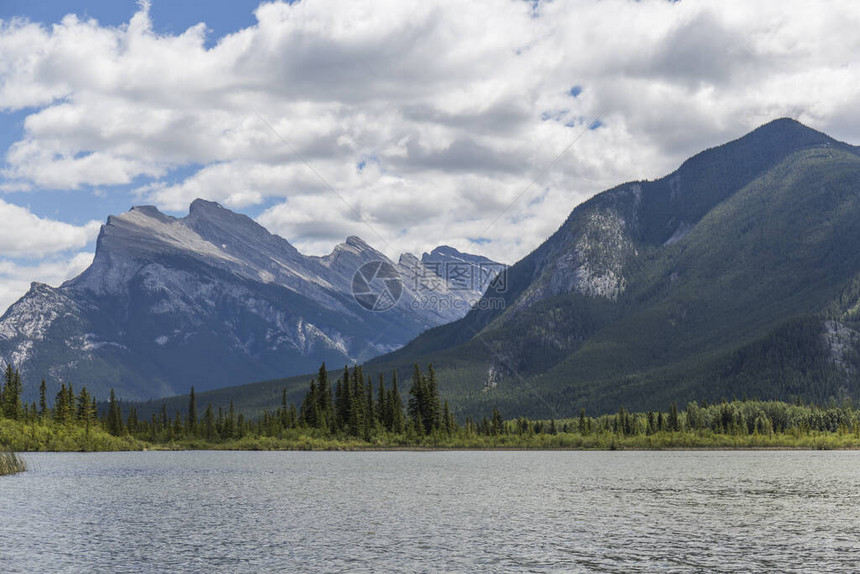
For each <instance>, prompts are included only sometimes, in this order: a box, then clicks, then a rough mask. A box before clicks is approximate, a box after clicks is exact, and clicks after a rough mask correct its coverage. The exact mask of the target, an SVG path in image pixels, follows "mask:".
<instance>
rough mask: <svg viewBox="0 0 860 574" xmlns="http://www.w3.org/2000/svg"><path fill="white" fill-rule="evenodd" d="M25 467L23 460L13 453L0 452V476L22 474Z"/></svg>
mask: <svg viewBox="0 0 860 574" xmlns="http://www.w3.org/2000/svg"><path fill="white" fill-rule="evenodd" d="M25 470H27V465H26V464H24V460H23V459H22V458H21V457H20V456H18V455H17V454H15V453H14V452H0V476H2V475H4V474H14V473H16V472H24V471H25Z"/></svg>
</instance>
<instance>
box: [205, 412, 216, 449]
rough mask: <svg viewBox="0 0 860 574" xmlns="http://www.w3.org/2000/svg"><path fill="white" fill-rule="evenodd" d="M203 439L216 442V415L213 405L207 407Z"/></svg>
mask: <svg viewBox="0 0 860 574" xmlns="http://www.w3.org/2000/svg"><path fill="white" fill-rule="evenodd" d="M203 437H204V438H205V439H206V440H208V441H210V442H211V441H213V440H215V413H214V412H213V410H212V403H209V404H208V405H206V412H204V413H203Z"/></svg>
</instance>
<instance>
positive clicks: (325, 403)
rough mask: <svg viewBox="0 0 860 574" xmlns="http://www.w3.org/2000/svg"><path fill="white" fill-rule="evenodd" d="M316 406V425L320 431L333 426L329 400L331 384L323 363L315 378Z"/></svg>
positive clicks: (331, 406) (331, 408)
mask: <svg viewBox="0 0 860 574" xmlns="http://www.w3.org/2000/svg"><path fill="white" fill-rule="evenodd" d="M317 406H318V408H319V413H320V416H319V419H320V420H318V421H317V425H318V426H319V427H320V428H322V429H329V428H331V427H332V426H334V424H333V423H334V407H333V405H332V400H331V383H330V382H329V380H328V372H327V371H326V368H325V363H323V364H322V365H321V366H320V370H319V374H318V376H317Z"/></svg>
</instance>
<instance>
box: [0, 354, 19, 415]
mask: <svg viewBox="0 0 860 574" xmlns="http://www.w3.org/2000/svg"><path fill="white" fill-rule="evenodd" d="M5 375H6V376H5V381H4V384H3V389H2V391H0V402H2V403H3V404H2V411H3V415H4V416H5V417H6V418H9V419H13V420H19V419H21V418H22V415H23V409H22V405H21V393H22V391H23V389H22V385H21V375H20V374H19V373H18V370H17V369H13V368H12V365H11V364H7V365H6V373H5Z"/></svg>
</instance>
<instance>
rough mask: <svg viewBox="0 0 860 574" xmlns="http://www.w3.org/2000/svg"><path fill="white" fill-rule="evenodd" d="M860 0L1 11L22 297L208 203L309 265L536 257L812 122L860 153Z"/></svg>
mask: <svg viewBox="0 0 860 574" xmlns="http://www.w3.org/2000/svg"><path fill="white" fill-rule="evenodd" d="M857 30H860V3H858V2H856V1H854V0H845V1H842V2H839V1H832V2H814V3H813V2H807V1H787V0H773V1H757V2H749V1H748V0H701V1H695V2H694V1H691V0H683V1H681V2H669V1H666V0H642V1H639V2H632V1H623V0H604V1H596V0H567V1H563V2H562V1H558V2H543V1H529V2H526V1H522V0H473V1H469V2H462V1H459V0H458V1H454V0H451V1H448V0H437V1H433V2H428V1H427V0H391V1H388V2H382V1H372V2H370V1H369V2H360V1H355V0H302V1H301V2H296V3H292V4H290V3H285V2H270V3H262V4H260V3H259V2H257V1H246V0H231V1H230V2H217V3H216V2H198V1H196V0H169V1H168V0H153V1H152V3H151V4H149V3H143V2H140V3H138V2H134V1H131V0H49V1H42V2H33V1H32V0H0V151H2V154H3V157H2V161H0V308H3V309H5V307H6V306H7V305H8V304H9V303H11V302H12V301H13V300H14V299H16V298H17V297H19V296H20V295H22V294H23V293H24V291H26V289H27V287H28V285H29V283H30V281H34V280H37V281H43V282H47V283H50V284H53V285H57V284H59V283H60V282H62V281H63V280H64V279H66V278H69V277H71V276H73V275H75V274H77V273H78V272H80V271H81V270H82V269H83V268H85V267H86V266H87V265H88V263H89V262H90V261H91V260H92V254H93V251H94V241H95V238H96V237H97V235H98V230H99V225H100V224H101V222H103V221H104V219H105V218H106V217H107V215H109V214H112V213H121V212H123V211H126V210H127V209H129V208H130V207H131V206H132V205H136V204H153V205H156V206H158V207H159V208H160V209H162V210H163V211H165V212H167V213H170V214H172V215H177V216H182V215H183V214H185V213H187V209H188V204H189V203H190V202H191V201H192V200H193V199H194V198H197V197H203V198H207V199H210V200H214V201H218V202H220V203H221V204H223V205H225V206H226V207H229V208H231V209H234V210H237V211H240V212H243V213H247V214H249V215H250V216H252V217H254V218H255V219H257V221H259V222H260V223H261V224H263V225H265V226H266V227H267V228H268V229H269V230H271V231H273V232H275V233H278V234H279V235H282V236H283V237H285V238H287V239H288V240H289V241H291V242H292V243H294V244H295V245H296V246H297V247H299V249H300V250H302V251H303V252H305V253H312V254H321V253H326V252H328V251H330V250H331V248H332V247H333V246H334V245H335V244H336V243H338V242H340V241H343V239H344V238H345V237H346V236H347V235H359V236H361V237H362V238H364V239H365V240H367V241H368V242H369V243H371V244H373V245H374V246H376V247H377V248H378V249H380V250H382V251H384V252H386V253H387V254H389V255H390V256H396V255H397V254H399V253H400V252H402V251H412V252H415V253H419V254H420V252H421V251H424V250H429V249H430V248H432V247H433V246H435V245H438V244H441V243H446V244H450V245H453V246H455V247H457V248H459V249H462V250H466V251H471V252H476V253H482V254H485V255H488V256H491V257H494V258H496V259H499V260H503V261H505V262H514V261H515V260H516V259H518V258H519V257H521V256H523V255H525V254H526V253H528V252H529V251H531V250H532V249H533V248H535V247H536V246H537V245H538V244H539V243H540V242H541V241H542V240H543V239H545V238H546V237H547V236H548V235H549V234H550V233H552V232H553V231H554V230H555V229H556V228H557V227H558V225H559V224H560V223H561V222H562V221H563V220H564V218H565V217H566V216H567V214H568V213H569V212H570V210H571V209H572V208H573V207H574V206H576V205H577V204H578V203H580V202H582V201H583V200H584V199H587V198H588V197H590V196H591V195H593V194H594V193H596V192H598V191H600V190H602V189H605V188H607V187H611V186H614V185H616V184H618V183H622V182H624V181H628V180H632V179H641V178H648V179H654V178H657V177H660V176H662V175H664V174H666V173H667V172H669V171H672V170H673V169H674V168H675V167H677V165H678V164H679V163H680V162H681V161H683V160H684V159H685V158H686V157H688V156H690V155H692V154H693V153H696V152H698V151H700V150H702V149H704V148H706V147H709V146H713V145H717V144H720V143H722V142H725V141H727V140H730V139H733V138H736V137H739V136H740V135H742V134H744V133H745V132H747V131H749V130H750V129H753V128H754V127H756V126H757V125H760V124H762V123H764V122H767V121H769V120H771V119H774V118H777V117H781V116H790V117H794V118H795V119H798V120H800V121H802V122H804V123H806V124H807V125H809V126H811V127H814V128H816V129H819V130H822V131H825V132H827V133H829V134H831V135H833V136H835V137H837V138H839V139H842V140H845V141H849V142H851V143H854V144H858V143H860V105H858V103H860V57H858V54H860V34H858V33H857Z"/></svg>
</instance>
